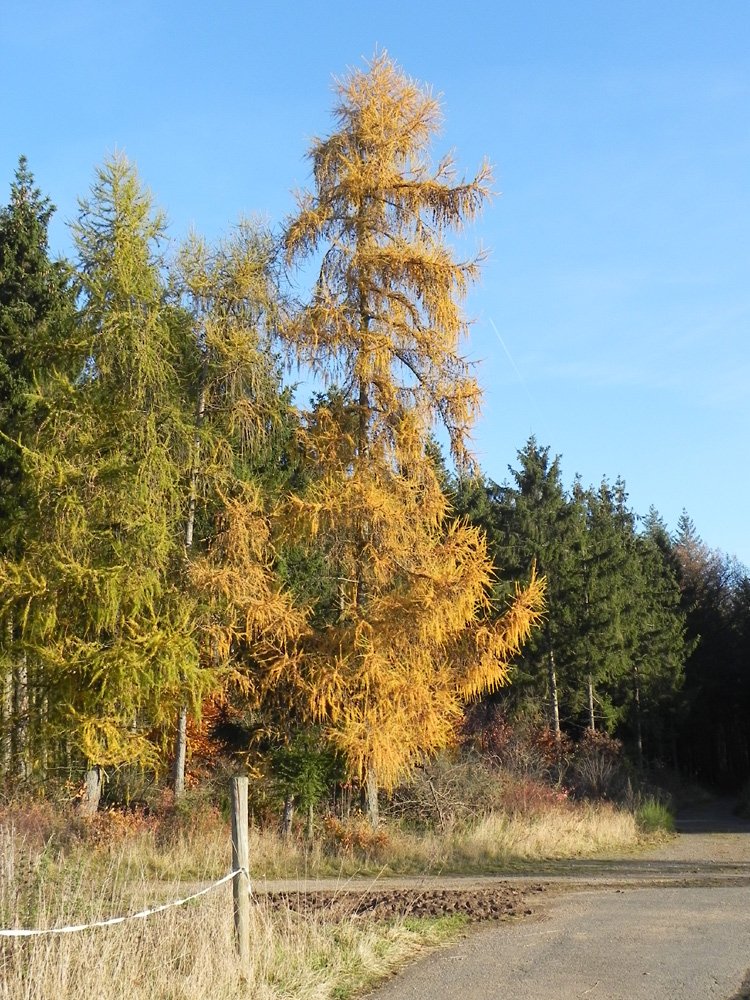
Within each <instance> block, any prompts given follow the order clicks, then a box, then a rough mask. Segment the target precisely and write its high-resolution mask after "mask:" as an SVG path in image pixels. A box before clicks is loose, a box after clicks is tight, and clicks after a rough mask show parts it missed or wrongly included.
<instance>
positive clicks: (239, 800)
mask: <svg viewBox="0 0 750 1000" xmlns="http://www.w3.org/2000/svg"><path fill="white" fill-rule="evenodd" d="M248 864H249V850H248V835H247V777H239V778H232V871H236V872H237V875H235V876H234V880H233V881H232V887H233V890H234V940H235V944H236V946H237V951H238V952H239V956H240V960H241V962H242V963H243V965H245V964H247V963H248V962H249V960H250V876H249V874H248Z"/></svg>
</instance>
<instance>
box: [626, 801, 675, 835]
mask: <svg viewBox="0 0 750 1000" xmlns="http://www.w3.org/2000/svg"><path fill="white" fill-rule="evenodd" d="M635 818H636V822H637V823H638V828H639V829H640V830H641V831H643V833H673V832H674V816H673V814H672V811H671V810H670V809H669V807H668V806H667V805H665V804H664V803H663V802H660V801H659V800H658V799H655V798H653V797H652V796H648V797H647V798H645V799H644V800H643V802H641V803H640V804H639V805H638V806H637V807H636V811H635Z"/></svg>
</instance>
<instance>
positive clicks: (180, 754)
mask: <svg viewBox="0 0 750 1000" xmlns="http://www.w3.org/2000/svg"><path fill="white" fill-rule="evenodd" d="M186 757H187V705H183V706H182V708H181V709H180V714H179V715H178V716H177V734H176V736H175V741H174V774H173V778H174V797H175V798H176V799H179V798H181V796H182V795H184V794H185V760H186Z"/></svg>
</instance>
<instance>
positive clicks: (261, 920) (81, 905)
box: [0, 831, 457, 1000]
mask: <svg viewBox="0 0 750 1000" xmlns="http://www.w3.org/2000/svg"><path fill="white" fill-rule="evenodd" d="M0 839H1V840H2V843H0V847H1V848H2V859H3V861H2V878H1V879H0V913H1V915H2V916H1V921H2V925H3V926H5V927H8V926H26V927H29V926H32V927H37V928H45V927H59V926H63V925H65V924H68V923H72V922H75V923H77V922H84V921H94V920H102V919H106V918H107V917H109V916H112V915H114V914H120V913H127V912H135V911H137V910H138V909H140V908H141V907H143V906H145V905H150V904H152V903H153V902H155V901H156V899H158V900H159V901H162V900H163V901H166V900H169V899H171V898H178V897H179V896H180V895H182V894H184V892H183V887H181V886H180V885H179V884H178V883H176V882H175V883H172V884H170V883H166V882H165V883H163V884H161V885H160V886H158V889H157V888H156V887H155V886H154V884H153V882H152V881H151V880H150V879H149V878H148V877H147V876H146V875H145V873H144V872H142V871H141V872H140V873H139V872H138V871H137V868H136V860H135V859H134V858H133V857H132V856H130V855H128V854H127V852H126V853H124V854H122V855H121V857H120V858H119V864H112V865H111V866H110V867H109V868H108V869H107V870H106V871H103V870H102V868H101V865H98V866H96V867H95V870H92V869H90V868H89V866H87V865H86V863H71V862H69V863H68V864H66V865H58V866H52V865H51V864H50V862H49V859H48V858H46V856H45V854H44V852H42V853H41V854H36V855H35V856H32V855H31V854H29V853H28V852H26V851H25V850H24V845H23V844H22V843H19V842H18V841H17V839H16V838H14V837H13V836H11V835H10V834H9V832H8V831H5V832H3V833H2V834H0ZM231 895H232V893H231V886H230V885H228V884H227V885H223V886H221V887H219V888H217V889H216V890H215V891H214V892H212V893H210V894H209V895H207V896H204V897H202V898H201V899H199V900H196V901H195V902H194V903H191V904H188V905H186V906H183V907H178V908H175V909H172V910H169V911H166V912H164V913H160V914H156V915H154V916H152V917H150V918H147V919H141V920H135V921H130V922H127V923H124V924H120V925H117V926H114V927H109V928H99V929H91V930H87V931H83V932H80V933H76V934H66V935H50V936H48V937H38V938H31V939H13V940H9V939H5V940H3V941H2V943H0V998H2V1000H21V998H34V1000H90V998H91V997H96V998H97V1000H157V998H158V1000H198V998H201V1000H203V998H206V997H211V998H212V1000H222V998H224V997H226V998H230V997H231V998H233V1000H237V998H245V997H247V998H250V997H252V998H257V1000H275V998H279V1000H281V998H289V997H295V998H300V1000H307V998H309V1000H324V998H337V1000H343V998H345V997H347V996H349V995H351V994H352V993H353V992H355V991H359V990H361V989H363V988H364V987H365V986H367V985H370V984H371V983H373V982H375V981H376V980H377V979H379V978H381V977H383V976H385V975H387V974H388V973H389V972H391V971H392V970H393V969H394V967H395V966H397V965H399V964H400V963H402V962H403V961H404V960H405V959H406V958H408V957H411V956H413V955H414V954H415V953H417V952H418V951H420V950H421V949H423V948H425V947H428V946H430V945H433V944H436V943H438V942H439V941H440V940H442V939H444V938H445V937H446V936H448V935H450V934H451V933H454V932H455V931H456V929H457V925H456V923H455V921H454V922H451V921H446V920H443V921H433V922H420V923H419V924H415V923H411V924H408V923H406V922H403V921H400V922H393V923H390V924H377V923H374V922H368V921H363V920H361V919H360V920H357V919H355V918H352V919H349V920H343V921H336V922H335V921H333V920H331V919H330V918H326V917H325V916H324V915H320V914H317V915H313V916H306V917H302V916H300V915H298V914H294V913H290V912H288V911H286V910H276V911H273V910H271V909H269V908H268V907H266V906H265V905H264V904H263V903H258V904H256V905H255V906H254V907H253V909H252V925H251V955H250V963H249V965H248V966H247V967H246V968H242V967H241V966H240V963H239V960H238V958H237V955H236V953H235V949H234V944H233V923H232V902H231Z"/></svg>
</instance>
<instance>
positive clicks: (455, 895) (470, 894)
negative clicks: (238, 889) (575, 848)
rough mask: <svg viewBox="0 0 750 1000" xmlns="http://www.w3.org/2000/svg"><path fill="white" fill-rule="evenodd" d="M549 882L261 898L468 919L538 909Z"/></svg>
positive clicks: (336, 910)
mask: <svg viewBox="0 0 750 1000" xmlns="http://www.w3.org/2000/svg"><path fill="white" fill-rule="evenodd" d="M545 891H546V886H544V885H541V884H540V885H534V886H528V887H524V889H518V888H516V887H515V886H512V885H509V884H508V883H501V884H499V885H495V886H492V887H488V888H481V889H421V890H420V889H416V888H415V889H371V890H367V891H366V892H345V891H339V892H331V891H313V892H305V893H286V892H270V893H268V894H267V895H265V896H261V897H260V898H261V899H265V900H267V902H268V903H269V904H270V905H271V906H274V907H282V906H283V907H286V908H287V909H289V910H292V911H293V912H295V913H303V914H310V913H319V912H326V913H328V914H330V915H331V916H332V917H333V918H334V919H344V918H346V917H352V916H361V917H371V918H374V919H376V920H390V919H393V918H395V917H409V916H411V917H445V916H452V915H455V914H458V915H462V916H465V917H466V918H467V919H468V920H471V921H479V920H507V919H509V918H511V917H528V916H531V914H532V913H533V912H534V910H533V906H532V900H533V898H534V896H536V895H538V894H540V893H543V892H545Z"/></svg>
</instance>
